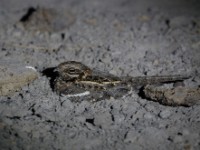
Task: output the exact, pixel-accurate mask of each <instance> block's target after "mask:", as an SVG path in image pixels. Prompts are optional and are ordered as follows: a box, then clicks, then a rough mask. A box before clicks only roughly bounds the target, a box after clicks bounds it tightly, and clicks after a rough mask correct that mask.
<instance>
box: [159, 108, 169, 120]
mask: <svg viewBox="0 0 200 150" xmlns="http://www.w3.org/2000/svg"><path fill="white" fill-rule="evenodd" d="M169 116H171V112H170V111H169V110H163V111H161V112H160V113H159V117H161V118H162V119H166V118H168V117H169Z"/></svg>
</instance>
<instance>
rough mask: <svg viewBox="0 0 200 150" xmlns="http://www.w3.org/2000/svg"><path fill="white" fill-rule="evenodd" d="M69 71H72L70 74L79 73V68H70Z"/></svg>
mask: <svg viewBox="0 0 200 150" xmlns="http://www.w3.org/2000/svg"><path fill="white" fill-rule="evenodd" d="M68 73H70V74H75V73H77V70H76V69H74V68H69V69H68Z"/></svg>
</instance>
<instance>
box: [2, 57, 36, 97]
mask: <svg viewBox="0 0 200 150" xmlns="http://www.w3.org/2000/svg"><path fill="white" fill-rule="evenodd" d="M0 64H1V66H0V95H1V96H9V95H12V94H13V93H14V92H16V91H18V90H20V89H21V88H22V87H23V86H25V85H27V84H29V83H31V82H32V81H34V80H35V79H36V78H37V77H38V74H37V72H36V71H35V70H32V69H30V68H26V67H25V66H22V65H19V64H18V63H11V62H9V63H6V61H2V62H1V63H0Z"/></svg>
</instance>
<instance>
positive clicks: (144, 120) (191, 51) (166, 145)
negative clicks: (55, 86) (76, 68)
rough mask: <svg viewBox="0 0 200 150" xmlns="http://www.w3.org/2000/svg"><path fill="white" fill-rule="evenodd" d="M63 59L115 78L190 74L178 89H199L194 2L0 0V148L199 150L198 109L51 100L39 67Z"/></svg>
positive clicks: (199, 22) (199, 26) (198, 9)
mask: <svg viewBox="0 0 200 150" xmlns="http://www.w3.org/2000/svg"><path fill="white" fill-rule="evenodd" d="M72 60H73V61H79V62H82V63H84V64H86V65H87V66H89V67H91V68H99V69H100V70H103V71H108V72H109V73H111V74H114V75H116V76H125V75H129V76H144V75H166V74H167V75H169V74H170V75H173V74H185V73H189V74H192V78H190V79H188V80H186V81H185V83H184V84H185V86H186V87H191V88H193V87H198V86H199V85H200V77H199V74H200V68H199V66H200V4H199V2H198V1H196V0H191V1H186V0H174V1H173V2H170V1H167V0H161V1H159V0H153V1H151V2H148V1H145V0H141V1H139V0H132V1H131V0H130V1H129V0H109V1H106V0H103V1H98V0H93V1H91V0H85V1H78V0H75V1H74V0H68V1H64V0H60V1H59V3H58V1H56V0H48V1H47V0H46V1H45V0H43V1H39V0H35V1H27V0H18V1H15V0H9V1H6V0H1V1H0V70H1V71H0V149H2V150H21V149H25V150H28V149H30V150H34V149H55V150H65V149H83V150H90V149H95V150H96V149H108V150H113V149H119V150H120V149H142V150H145V149H162V150H165V149H166V150H167V149H180V150H182V149H184V150H193V149H194V150H198V149H200V109H199V105H193V106H191V107H183V106H179V107H170V106H166V105H161V104H160V103H158V102H153V101H149V100H147V99H145V98H141V97H140V96H139V95H138V94H137V93H136V92H134V91H133V92H132V93H131V94H130V95H128V96H126V97H123V98H118V99H110V100H102V101H99V102H96V103H90V102H87V101H82V102H80V103H74V102H72V101H70V100H67V99H64V98H63V97H59V96H58V95H57V94H56V93H55V92H54V91H53V90H52V85H51V84H50V83H51V82H50V81H51V80H52V76H51V74H48V75H44V71H47V72H48V70H51V69H52V68H54V67H56V66H57V65H58V64H60V63H61V62H64V61H72ZM166 86H167V85H166ZM63 101H64V102H63ZM61 102H63V103H62V105H61Z"/></svg>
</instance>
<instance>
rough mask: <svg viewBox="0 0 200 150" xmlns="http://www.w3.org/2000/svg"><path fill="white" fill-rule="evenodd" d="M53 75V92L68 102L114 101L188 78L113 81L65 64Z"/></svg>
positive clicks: (81, 66)
mask: <svg viewBox="0 0 200 150" xmlns="http://www.w3.org/2000/svg"><path fill="white" fill-rule="evenodd" d="M55 71H57V72H58V77H57V78H56V79H55V81H54V90H55V91H56V93H57V94H59V95H61V96H65V97H67V98H69V99H71V100H72V101H76V102H77V101H82V100H88V101H92V102H95V101H99V100H102V99H107V98H110V97H113V98H118V97H122V96H124V95H126V94H128V93H129V92H130V91H132V90H138V89H139V88H141V87H144V86H146V85H156V84H161V83H168V82H177V81H183V80H184V79H187V78H188V76H181V75H174V76H144V77H116V76H114V75H111V74H108V73H104V72H101V71H96V70H92V69H90V68H89V67H88V66H86V65H84V64H82V63H80V62H76V61H67V62H64V63H61V64H59V65H58V66H57V67H56V69H55Z"/></svg>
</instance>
